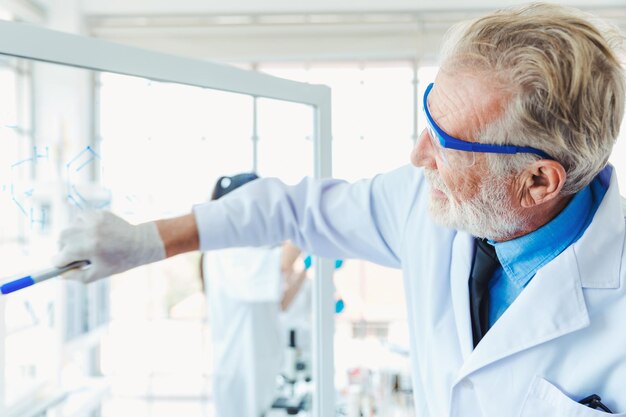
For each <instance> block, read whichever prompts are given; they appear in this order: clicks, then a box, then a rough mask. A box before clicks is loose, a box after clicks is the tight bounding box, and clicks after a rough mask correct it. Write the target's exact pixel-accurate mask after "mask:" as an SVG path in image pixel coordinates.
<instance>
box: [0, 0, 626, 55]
mask: <svg viewBox="0 0 626 417" xmlns="http://www.w3.org/2000/svg"><path fill="white" fill-rule="evenodd" d="M10 1H20V0H10ZM21 1H28V2H30V3H33V4H36V5H37V6H38V7H40V8H43V9H45V8H50V7H54V5H55V4H57V3H59V4H60V3H67V2H68V1H69V2H75V3H76V4H77V5H78V6H79V7H80V9H81V13H82V16H83V19H84V20H83V21H84V27H85V31H86V32H87V33H88V34H90V35H92V36H97V37H100V38H104V39H108V40H112V41H116V42H122V43H126V44H131V45H135V46H139V47H143V48H148V49H156V50H160V51H164V52H169V53H175V54H179V55H185V56H191V57H196V58H208V59H212V60H219V61H229V62H233V61H251V60H253V61H254V60H303V59H304V60H335V59H341V60H344V59H390V58H394V59H410V60H415V59H419V60H426V61H429V60H433V61H434V60H435V59H436V56H437V52H438V49H439V44H440V41H441V38H442V36H443V34H444V33H445V31H446V30H447V29H448V28H449V27H450V26H451V25H453V24H454V23H456V22H458V21H461V20H464V19H468V18H471V17H474V16H479V15H481V14H484V13H486V12H488V11H490V10H494V9H497V8H500V7H505V6H509V5H513V4H518V3H519V2H515V1H510V0H481V1H471V2H470V1H467V0H342V1H336V0H316V1H311V0H299V1H295V0H231V1H217V0H21ZM557 2H558V3H561V4H567V5H571V6H575V7H579V8H582V9H584V10H587V11H590V12H592V13H594V14H596V15H599V16H601V17H603V18H605V19H607V20H609V21H611V22H613V23H615V24H617V25H618V26H620V27H621V29H622V30H623V31H624V32H626V0H593V5H591V2H590V1H589V0H587V1H581V0H568V1H557Z"/></svg>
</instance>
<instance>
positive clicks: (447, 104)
mask: <svg viewBox="0 0 626 417" xmlns="http://www.w3.org/2000/svg"><path fill="white" fill-rule="evenodd" d="M510 97H511V94H510V93H509V92H508V91H507V89H506V88H505V87H504V86H502V84H501V83H500V82H494V80H493V79H490V78H489V77H488V76H487V75H486V74H484V73H476V74H473V73H471V72H467V71H463V72H455V71H450V70H444V69H442V70H440V71H439V72H438V74H437V77H436V78H435V85H434V87H433V89H432V91H431V92H430V94H429V96H428V109H429V111H430V113H431V115H432V117H433V119H434V120H435V122H436V123H437V125H439V127H441V128H442V129H443V130H444V131H445V132H446V133H447V134H449V135H451V136H454V137H456V138H459V139H462V140H467V141H476V135H477V134H478V132H480V131H481V130H482V129H483V128H484V127H485V126H487V125H488V124H489V123H491V122H492V121H494V120H495V119H497V118H499V117H500V116H501V115H502V114H503V112H504V109H505V106H506V105H507V104H508V102H509V100H510Z"/></svg>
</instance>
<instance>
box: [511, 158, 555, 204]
mask: <svg viewBox="0 0 626 417" xmlns="http://www.w3.org/2000/svg"><path fill="white" fill-rule="evenodd" d="M566 177H567V174H566V173H565V168H563V165H561V164H559V163H558V162H556V161H552V160H549V159H541V160H539V161H536V162H534V163H532V164H531V165H529V166H528V167H526V169H525V170H524V171H523V172H522V173H521V174H520V176H519V181H518V195H519V198H520V205H521V206H522V207H524V208H531V207H534V206H538V205H540V204H543V203H546V202H548V201H550V200H552V199H554V198H556V197H557V196H558V195H559V193H560V192H561V189H563V185H564V184H565V179H566Z"/></svg>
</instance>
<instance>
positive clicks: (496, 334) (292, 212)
mask: <svg viewBox="0 0 626 417" xmlns="http://www.w3.org/2000/svg"><path fill="white" fill-rule="evenodd" d="M612 171H613V168H612V167H610V166H609V167H607V168H606V169H605V171H604V172H603V173H602V174H601V178H602V180H603V182H604V183H605V184H606V185H607V186H608V187H609V189H608V191H607V193H606V195H605V196H604V198H603V200H602V203H601V205H600V207H599V208H598V210H597V212H596V214H595V216H594V219H593V221H592V223H591V224H590V225H589V227H588V228H587V230H586V231H585V233H584V235H583V236H582V237H581V238H580V239H579V240H578V241H577V242H576V243H575V244H573V245H572V246H570V247H568V248H567V249H566V250H565V251H563V252H562V253H561V254H560V255H559V256H558V257H556V258H555V259H554V260H553V261H551V262H549V263H548V264H547V265H545V266H544V267H543V268H541V269H540V270H539V271H538V272H537V274H536V276H535V277H534V278H533V280H532V281H531V282H530V283H529V285H528V287H527V288H525V289H524V291H522V293H521V294H520V295H519V297H518V298H517V299H516V300H515V301H514V302H513V304H512V305H511V306H510V307H509V308H508V310H507V311H506V312H505V313H504V314H503V315H502V317H501V318H500V319H499V320H498V321H497V322H496V323H495V324H494V326H493V327H492V328H491V330H490V331H489V333H487V335H486V336H485V337H484V338H483V339H482V341H481V342H480V344H479V345H478V346H477V347H476V349H473V344H472V331H471V323H470V314H469V294H468V277H469V274H470V268H471V263H472V259H473V250H474V245H473V238H472V236H470V235H469V234H467V233H465V232H461V231H457V230H453V229H448V228H444V227H441V226H439V225H437V224H435V223H434V222H433V221H432V219H431V217H430V216H429V214H428V199H429V193H430V187H429V185H428V183H427V182H426V180H425V179H424V176H423V174H422V171H421V169H418V168H415V167H412V166H406V167H402V168H400V169H397V170H395V171H392V172H390V173H387V174H383V175H379V176H376V177H374V178H373V179H371V180H362V181H359V182H356V183H354V184H348V183H346V182H343V181H339V180H332V179H331V180H321V181H319V180H318V181H316V180H311V179H305V180H303V181H302V182H301V183H300V184H298V185H296V186H285V185H284V184H282V183H281V182H279V181H277V180H274V179H264V180H259V181H255V183H252V184H250V185H249V186H248V187H246V188H245V189H242V190H237V191H236V192H233V193H232V194H231V195H230V196H229V198H224V199H223V201H221V200H220V201H218V202H216V203H209V204H205V205H202V206H197V207H196V208H195V215H196V220H197V221H198V229H199V232H200V243H201V246H202V248H203V249H211V248H216V247H223V246H232V245H260V244H267V243H268V242H280V241H283V240H286V239H291V240H292V241H293V242H294V243H295V244H296V245H297V246H299V247H301V248H303V250H305V251H310V252H312V253H316V254H318V255H320V256H325V257H328V258H333V259H337V258H341V259H344V258H363V259H367V260H370V261H373V262H377V263H380V264H383V265H387V266H392V267H397V268H402V270H403V273H404V290H405V297H406V304H407V309H408V311H407V316H408V322H409V326H410V329H409V330H410V335H411V337H410V343H411V346H410V347H411V366H412V377H413V388H414V400H415V407H416V415H417V416H420V417H425V416H430V417H444V416H454V417H508V416H515V417H517V416H520V417H574V416H579V417H593V416H600V415H602V413H600V412H599V411H597V410H592V409H591V408H588V407H586V406H584V405H581V404H579V403H578V400H580V399H582V398H584V397H586V396H588V395H591V394H597V395H599V396H600V397H602V402H603V403H604V404H606V405H607V406H608V407H609V408H610V409H612V411H614V412H615V413H617V415H621V416H626V330H625V329H626V327H625V324H624V323H625V322H626V293H625V291H626V286H625V285H624V280H625V279H626V268H624V265H625V263H624V260H625V259H626V254H625V253H624V237H625V232H624V230H625V225H624V212H623V210H622V200H621V197H620V196H619V190H618V186H617V180H616V177H615V174H614V173H613V172H612ZM620 413H621V414H620Z"/></svg>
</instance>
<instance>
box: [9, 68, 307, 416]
mask: <svg viewBox="0 0 626 417" xmlns="http://www.w3.org/2000/svg"><path fill="white" fill-rule="evenodd" d="M0 89H1V91H3V94H2V95H1V96H0V257H1V258H2V259H3V262H2V263H1V264H0V283H4V282H6V281H9V280H11V279H12V278H17V277H20V276H24V275H27V274H29V273H32V272H35V271H38V270H40V269H44V268H48V267H50V266H52V261H51V258H52V257H53V255H54V254H55V253H56V250H57V248H56V238H57V236H58V233H59V231H60V230H62V229H63V228H64V227H65V226H66V225H67V224H68V222H69V221H70V220H71V219H73V218H75V217H76V216H78V215H80V214H81V213H83V212H85V211H87V210H92V209H108V210H112V211H113V212H114V213H116V214H118V215H120V216H122V217H123V218H124V219H126V220H128V221H130V222H131V223H139V222H143V221H148V220H152V219H155V218H162V217H170V216H176V215H181V214H186V213H188V212H189V211H190V210H191V208H192V206H193V205H194V204H199V203H202V202H205V201H207V200H208V198H209V196H210V194H211V191H212V189H213V186H214V184H215V182H216V180H217V178H219V177H220V176H222V175H233V174H237V173H240V172H250V171H252V170H253V169H254V167H255V166H258V167H259V174H260V175H261V176H276V177H279V178H280V179H282V180H284V181H286V182H289V183H294V182H296V181H299V180H300V179H301V178H302V177H304V176H306V175H312V174H313V145H312V140H311V137H312V132H313V121H314V118H313V111H312V109H311V107H309V106H305V105H299V104H293V103H285V102H280V101H277V100H266V99H257V105H256V110H255V100H254V98H253V97H251V96H248V95H242V94H235V93H226V92H222V91H217V90H211V89H206V88H200V87H193V86H188V85H181V84H175V83H166V82H157V81H152V80H148V79H144V78H139V77H133V76H126V75H118V74H112V73H102V72H95V71H89V70H85V69H77V68H70V67H65V66H60V65H54V64H47V63H40V62H29V61H27V60H17V59H5V60H2V61H0ZM255 111H256V116H255V114H254V112H255ZM255 117H256V121H257V124H256V126H257V131H255V123H254V121H255ZM253 136H257V137H259V138H261V139H260V141H259V144H258V148H257V150H256V152H255V149H254V141H253V140H252V138H253ZM255 158H256V160H255ZM2 297H3V298H2V302H1V303H0V306H1V307H2V314H1V316H0V317H1V318H0V319H1V320H3V323H4V326H3V329H0V336H2V337H0V343H2V346H3V349H0V353H1V354H3V355H4V357H3V363H4V365H5V366H4V368H3V369H0V372H2V373H3V379H4V381H5V385H4V390H0V395H2V399H3V403H4V404H5V407H7V408H8V409H10V410H14V409H19V408H20V407H22V406H28V405H29V403H30V405H35V403H36V401H35V399H36V398H39V399H40V398H41V393H42V392H46V393H48V392H51V391H53V392H55V393H57V394H53V395H60V393H62V392H66V393H67V392H70V393H71V392H74V391H78V390H80V389H82V388H81V387H84V386H87V385H88V382H87V381H89V380H90V378H93V377H95V376H97V375H104V376H105V377H106V378H107V380H108V381H110V382H111V386H112V387H113V393H114V395H113V396H112V397H111V398H112V399H110V400H107V402H105V403H104V405H103V408H102V410H101V411H102V413H103V414H102V415H104V416H107V415H115V413H116V412H117V411H115V410H119V409H123V408H124V405H123V404H124V401H121V400H120V401H118V400H116V399H117V398H120V397H119V396H117V397H116V395H117V394H119V395H121V396H126V397H127V398H128V396H130V397H133V398H138V399H139V400H141V399H142V398H145V396H151V397H154V398H157V401H158V398H159V397H162V396H172V395H187V396H190V397H192V398H197V399H200V400H201V401H200V402H199V403H198V407H202V408H203V409H205V410H206V409H209V410H210V401H209V398H210V391H211V383H210V378H211V375H212V369H213V364H212V362H211V352H212V342H211V340H210V337H209V335H210V332H209V329H210V320H209V321H208V322H207V315H206V304H205V302H204V300H203V298H204V295H203V293H202V289H201V281H200V279H199V263H198V254H192V255H189V256H179V257H176V258H173V259H171V260H167V261H164V262H161V263H159V264H156V265H150V266H147V267H144V268H138V269H137V270H134V271H130V272H128V273H125V274H120V275H119V276H116V277H112V278H111V279H108V280H103V281H99V282H97V283H94V284H91V285H89V286H85V285H82V284H79V283H76V282H71V281H66V280H63V279H60V278H55V279H51V280H49V281H46V282H44V283H41V284H38V285H35V286H32V287H30V288H26V289H24V290H21V291H18V292H15V293H13V294H9V295H7V296H2ZM285 345H286V343H285ZM44 346H45V348H42V347H44ZM146 352H150V354H149V355H147V354H146ZM1 386H2V384H0V387H1ZM37 401H39V400H37ZM207 407H208V408H207ZM107 410H108V411H107ZM107 413H109V414H107ZM111 413H113V414H111ZM203 415H204V414H203Z"/></svg>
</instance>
